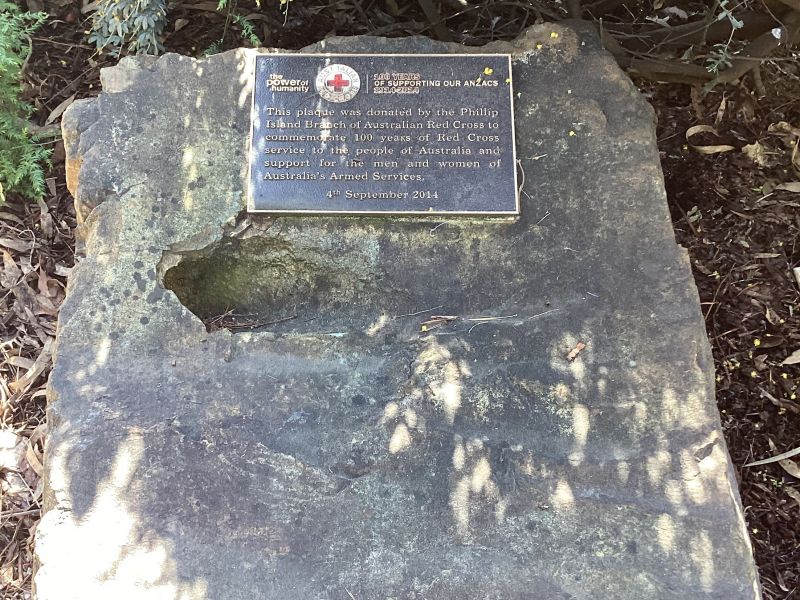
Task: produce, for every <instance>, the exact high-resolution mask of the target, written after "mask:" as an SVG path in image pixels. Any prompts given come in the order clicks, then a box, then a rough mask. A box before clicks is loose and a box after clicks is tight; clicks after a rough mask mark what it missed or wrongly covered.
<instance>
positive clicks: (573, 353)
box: [567, 342, 586, 360]
mask: <svg viewBox="0 0 800 600" xmlns="http://www.w3.org/2000/svg"><path fill="white" fill-rule="evenodd" d="M584 348H586V344H584V343H583V342H578V343H577V344H575V347H574V348H573V349H572V350H571V351H570V353H569V354H567V360H575V359H576V358H577V356H578V354H580V353H581V352H582V351H583V349H584Z"/></svg>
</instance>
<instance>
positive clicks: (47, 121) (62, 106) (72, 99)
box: [44, 93, 78, 125]
mask: <svg viewBox="0 0 800 600" xmlns="http://www.w3.org/2000/svg"><path fill="white" fill-rule="evenodd" d="M77 95H78V94H77V93H75V94H72V96H70V97H69V98H67V99H66V100H64V101H63V102H62V103H61V104H59V105H58V106H56V107H55V108H54V109H53V112H51V113H50V115H49V116H48V117H47V119H45V121H44V124H45V125H50V123H52V122H53V121H55V120H56V119H57V118H58V117H60V116H61V113H63V112H64V111H65V110H67V109H68V108H69V105H70V104H72V103H73V102H75V96H77Z"/></svg>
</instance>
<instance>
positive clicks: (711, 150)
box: [686, 125, 736, 154]
mask: <svg viewBox="0 0 800 600" xmlns="http://www.w3.org/2000/svg"><path fill="white" fill-rule="evenodd" d="M698 133H711V134H713V135H715V136H717V137H719V132H718V131H717V130H716V129H714V128H713V127H711V125H695V126H693V127H689V129H687V130H686V141H687V142H689V138H690V137H692V136H693V135H697V134H698ZM689 146H690V147H691V148H692V150H694V151H695V152H699V153H700V154H719V153H721V152H730V151H731V150H736V148H734V147H733V146H728V145H727V144H722V145H719V146H695V145H694V144H692V143H691V142H689Z"/></svg>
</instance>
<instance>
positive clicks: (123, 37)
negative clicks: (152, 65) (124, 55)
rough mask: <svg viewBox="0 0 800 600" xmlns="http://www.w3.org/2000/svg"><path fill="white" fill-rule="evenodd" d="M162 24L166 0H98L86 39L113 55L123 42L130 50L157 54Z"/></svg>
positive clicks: (117, 51)
mask: <svg viewBox="0 0 800 600" xmlns="http://www.w3.org/2000/svg"><path fill="white" fill-rule="evenodd" d="M166 24H167V3H166V0H100V2H99V4H98V6H97V10H95V12H94V14H93V15H92V32H91V33H90V34H89V43H93V44H95V45H96V46H97V48H98V50H108V51H109V52H110V53H111V54H114V55H118V54H119V53H120V51H121V50H122V48H123V47H125V46H127V50H128V51H129V52H132V53H134V54H158V53H159V52H162V51H163V50H164V46H163V45H162V43H161V36H162V34H163V33H164V26H165V25H166Z"/></svg>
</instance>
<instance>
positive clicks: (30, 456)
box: [25, 440, 44, 477]
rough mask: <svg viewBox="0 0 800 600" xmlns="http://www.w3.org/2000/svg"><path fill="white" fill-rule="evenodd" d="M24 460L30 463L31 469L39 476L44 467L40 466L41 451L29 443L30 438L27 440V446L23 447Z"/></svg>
mask: <svg viewBox="0 0 800 600" xmlns="http://www.w3.org/2000/svg"><path fill="white" fill-rule="evenodd" d="M25 460H27V461H28V464H29V465H30V467H31V469H33V470H34V472H35V473H36V474H37V475H38V476H39V477H41V476H42V472H43V471H44V467H43V466H42V460H41V453H40V452H39V451H38V450H36V448H34V446H33V444H31V443H30V440H28V446H27V448H26V449H25Z"/></svg>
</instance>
